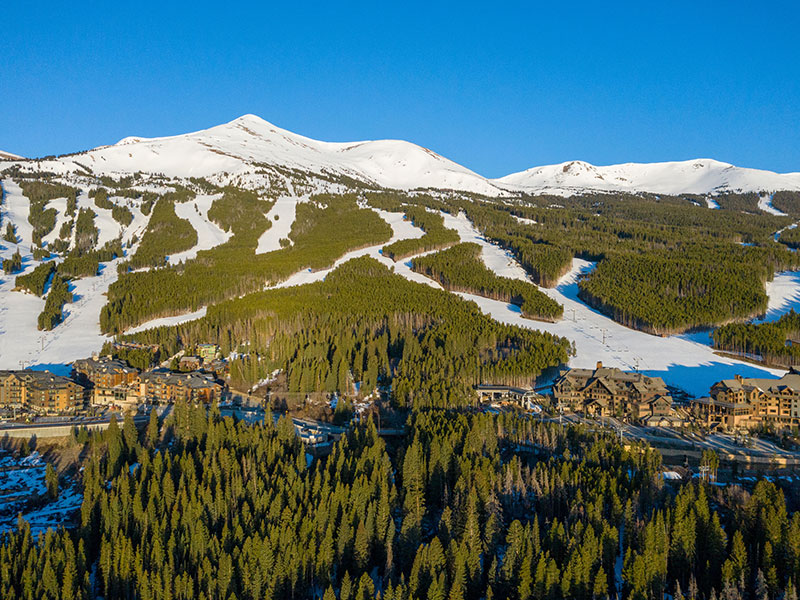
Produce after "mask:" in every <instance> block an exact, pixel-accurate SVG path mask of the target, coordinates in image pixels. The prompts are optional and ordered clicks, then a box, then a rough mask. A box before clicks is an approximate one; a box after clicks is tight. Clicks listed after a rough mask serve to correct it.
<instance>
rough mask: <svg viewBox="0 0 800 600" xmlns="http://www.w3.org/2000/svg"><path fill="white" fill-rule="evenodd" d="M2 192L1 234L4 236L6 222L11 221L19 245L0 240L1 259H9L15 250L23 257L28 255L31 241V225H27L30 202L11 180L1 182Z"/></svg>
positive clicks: (0, 208)
mask: <svg viewBox="0 0 800 600" xmlns="http://www.w3.org/2000/svg"><path fill="white" fill-rule="evenodd" d="M3 190H4V191H5V193H4V194H3V206H2V207H0V211H2V215H3V231H2V234H5V227H6V225H5V224H6V220H9V221H11V222H12V223H13V224H14V225H15V226H16V228H17V240H18V241H19V244H12V243H11V242H7V241H6V240H0V247H2V257H3V258H9V257H10V256H11V255H12V254H14V252H16V251H17V249H19V253H20V254H22V255H23V256H25V255H26V254H30V246H31V243H32V240H33V225H31V224H30V223H28V215H30V202H28V199H27V198H26V197H25V196H23V195H22V189H21V188H20V187H19V185H17V184H16V182H14V181H13V180H12V179H4V180H3ZM2 234H0V235H2Z"/></svg>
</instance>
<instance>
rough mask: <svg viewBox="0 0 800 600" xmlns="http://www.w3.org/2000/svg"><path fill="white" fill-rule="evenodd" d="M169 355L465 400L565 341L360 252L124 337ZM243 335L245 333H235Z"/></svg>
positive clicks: (538, 363) (294, 388)
mask: <svg viewBox="0 0 800 600" xmlns="http://www.w3.org/2000/svg"><path fill="white" fill-rule="evenodd" d="M124 340H125V341H136V342H140V343H143V344H158V345H160V346H161V347H162V348H163V351H164V354H165V355H167V356H169V355H172V354H174V353H175V352H176V351H177V350H179V349H181V348H190V347H192V346H194V345H195V344H197V343H203V342H212V343H216V344H219V345H220V347H221V350H222V353H223V354H225V355H227V354H229V353H231V352H236V353H245V354H247V355H248V356H247V358H242V359H237V360H235V361H234V362H233V363H232V365H231V372H232V374H233V375H234V379H236V376H237V372H238V373H239V375H238V377H240V378H241V379H242V380H243V381H241V383H243V384H246V386H244V385H243V386H242V387H249V386H250V385H252V384H253V383H255V382H256V381H258V380H259V379H261V378H263V377H265V376H266V375H268V374H269V373H271V372H272V371H273V370H275V369H282V370H283V371H284V372H285V373H286V374H287V377H288V381H289V390H290V391H291V392H297V393H312V392H339V393H342V394H349V393H351V392H352V391H353V388H354V383H356V382H359V383H361V387H360V389H361V393H362V394H364V395H366V394H369V393H370V392H371V391H372V390H373V389H375V387H376V386H378V384H379V383H384V384H388V383H391V395H392V399H393V401H394V403H395V404H396V405H397V406H401V407H402V406H414V407H424V406H443V407H446V406H454V405H459V404H461V403H464V402H468V403H469V402H472V394H471V386H472V385H473V384H476V383H480V382H486V381H495V382H497V383H502V382H507V383H510V384H523V383H527V384H529V383H530V382H531V380H532V379H533V378H534V377H536V376H537V375H539V374H540V373H541V371H542V370H544V369H545V368H547V367H554V366H556V365H559V364H561V363H563V362H566V360H567V358H568V357H569V354H570V352H571V351H572V348H571V345H570V343H569V342H568V341H567V340H565V339H563V338H559V337H557V336H553V335H551V334H548V333H543V332H538V331H531V330H528V329H525V328H521V327H514V326H510V325H503V324H500V323H498V322H496V321H494V320H493V319H491V318H489V317H487V316H485V315H483V314H482V313H481V312H480V310H479V309H478V307H477V306H476V305H475V304H474V303H471V302H466V301H464V300H462V299H461V298H459V297H458V296H455V295H453V294H449V293H447V292H444V291H442V290H436V289H433V288H431V287H430V286H427V285H423V284H417V283H413V282H410V281H408V280H406V279H405V278H403V277H402V276H400V275H396V274H393V273H391V272H390V271H389V270H388V269H386V267H384V266H383V265H381V264H380V263H378V262H376V261H375V260H373V259H370V258H359V259H354V260H352V261H349V262H348V263H345V264H344V265H342V266H340V267H339V268H338V269H336V270H335V271H334V272H333V273H331V274H330V275H328V277H327V278H326V279H325V281H322V282H318V283H314V284H308V285H304V286H301V287H296V288H278V289H273V290H267V291H263V292H259V293H256V294H250V295H247V296H244V297H242V298H238V299H235V300H230V301H227V302H224V303H220V304H217V305H214V306H210V307H209V308H208V312H207V314H206V316H205V317H204V318H203V319H200V320H197V321H193V322H190V323H186V324H183V325H179V326H176V327H164V328H159V329H155V330H150V331H145V332H142V333H139V334H135V335H132V336H126V337H125V338H124ZM242 340H247V344H243V343H242Z"/></svg>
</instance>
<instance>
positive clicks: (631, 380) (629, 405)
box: [553, 362, 672, 422]
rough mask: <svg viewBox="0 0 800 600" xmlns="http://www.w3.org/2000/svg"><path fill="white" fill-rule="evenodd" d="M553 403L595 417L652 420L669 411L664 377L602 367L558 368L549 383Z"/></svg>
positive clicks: (567, 409) (667, 392) (670, 407)
mask: <svg viewBox="0 0 800 600" xmlns="http://www.w3.org/2000/svg"><path fill="white" fill-rule="evenodd" d="M553 395H554V396H555V399H556V405H557V407H558V408H559V409H560V410H563V411H566V412H578V413H583V414H585V415H589V416H596V417H618V418H624V419H632V420H637V421H653V417H655V418H656V419H655V421H656V422H657V421H658V420H659V419H660V418H661V417H668V416H670V415H671V413H672V397H671V396H670V395H669V391H668V390H667V386H666V385H665V384H664V380H663V379H661V378H660V377H649V376H647V375H644V374H642V373H630V372H626V371H621V370H620V369H616V368H610V367H604V366H603V363H601V362H598V363H597V368H596V369H594V370H592V369H568V370H565V371H562V372H561V374H560V375H559V377H558V378H557V379H556V381H555V383H554V384H553Z"/></svg>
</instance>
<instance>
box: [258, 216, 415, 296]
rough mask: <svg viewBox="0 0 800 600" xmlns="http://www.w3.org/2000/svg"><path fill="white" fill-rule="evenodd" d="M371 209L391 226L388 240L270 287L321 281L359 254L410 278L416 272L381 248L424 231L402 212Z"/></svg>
mask: <svg viewBox="0 0 800 600" xmlns="http://www.w3.org/2000/svg"><path fill="white" fill-rule="evenodd" d="M372 210H374V211H375V212H376V213H378V215H380V217H381V218H382V219H383V220H384V221H386V222H387V223H388V224H389V225H390V226H391V228H392V238H391V239H390V240H389V241H388V242H386V243H385V244H378V245H375V246H369V247H368V248H361V249H360V250H353V251H352V252H348V253H347V254H345V255H344V256H342V257H341V258H339V259H338V260H337V261H336V262H335V263H334V264H333V266H331V267H329V268H327V269H321V270H319V271H312V270H311V269H305V270H303V271H300V272H298V273H295V274H294V275H292V276H291V277H289V278H288V279H286V280H284V281H282V282H280V283H279V284H277V285H274V286H272V287H273V288H282V287H292V286H296V285H304V284H306V283H313V282H315V281H322V280H324V279H325V277H327V276H328V274H329V273H330V272H331V271H333V270H334V269H336V268H337V267H338V266H339V265H342V264H344V263H346V262H347V261H348V260H351V259H353V258H358V257H359V256H371V257H372V258H376V259H378V260H379V261H380V262H382V263H383V264H385V265H386V266H388V267H390V268H391V267H392V266H398V272H399V273H401V274H404V276H406V277H407V278H409V279H410V278H411V275H410V274H413V275H414V276H416V275H417V274H416V273H413V272H412V271H411V269H410V268H409V267H408V265H407V264H406V263H403V264H400V263H395V262H393V261H392V260H391V259H389V258H387V257H385V256H383V255H382V254H381V248H383V247H384V246H386V245H388V244H392V243H394V242H396V241H398V240H404V239H409V238H414V237H422V235H424V233H425V232H424V231H422V230H421V229H420V228H418V227H415V226H414V225H412V224H411V223H410V222H409V221H407V220H406V219H405V218H404V216H405V215H404V214H403V213H393V212H388V211H385V210H378V209H372ZM426 283H427V282H426Z"/></svg>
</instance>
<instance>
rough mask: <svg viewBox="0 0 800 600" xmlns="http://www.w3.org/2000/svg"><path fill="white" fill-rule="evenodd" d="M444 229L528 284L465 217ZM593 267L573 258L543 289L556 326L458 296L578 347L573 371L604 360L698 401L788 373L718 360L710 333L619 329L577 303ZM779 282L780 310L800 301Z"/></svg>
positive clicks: (773, 290) (792, 288)
mask: <svg viewBox="0 0 800 600" xmlns="http://www.w3.org/2000/svg"><path fill="white" fill-rule="evenodd" d="M445 225H446V226H447V227H450V228H453V229H455V230H456V231H458V233H459V236H460V237H461V240H462V241H465V242H474V243H477V244H479V245H480V246H481V247H482V250H481V256H482V258H483V260H484V262H485V263H486V266H487V267H489V268H490V269H491V270H492V271H494V272H495V273H496V274H497V275H500V276H502V277H511V278H514V279H522V280H528V278H527V275H526V274H525V271H524V269H522V267H521V266H520V265H519V264H518V263H517V262H516V260H514V258H513V257H512V256H511V255H510V254H509V253H507V252H506V251H504V250H503V249H501V248H499V247H498V246H495V245H494V244H491V243H490V242H488V241H487V240H486V239H485V238H483V236H481V235H480V233H479V232H478V231H477V230H476V229H475V228H474V227H473V225H472V223H470V222H469V220H468V219H467V218H466V216H464V214H463V213H462V214H460V215H458V217H453V216H451V215H445ZM593 268H594V263H590V262H587V261H585V260H581V259H574V260H573V266H572V269H571V270H570V272H569V273H567V274H566V275H564V276H563V277H562V278H561V280H560V281H559V282H558V285H557V286H556V287H555V288H552V289H547V288H540V289H542V291H543V292H544V293H546V294H547V295H548V296H550V297H551V298H553V299H554V300H556V301H557V302H559V303H560V304H562V305H563V306H564V317H563V318H562V319H561V320H560V321H558V322H557V323H542V322H538V321H531V320H530V319H525V318H523V317H522V315H521V313H520V309H519V307H518V306H515V305H513V304H506V303H505V302H500V301H497V300H490V299H487V298H483V297H481V296H475V295H472V294H465V293H459V295H460V296H461V297H462V298H465V299H467V300H472V301H473V302H475V303H476V304H477V305H478V306H479V307H480V308H481V310H482V311H483V312H484V313H485V314H487V315H489V316H491V317H492V318H494V319H496V320H497V321H500V322H503V323H509V324H513V325H519V326H520V327H526V328H529V329H538V330H540V331H548V332H550V333H553V334H555V335H559V336H563V337H566V338H567V339H569V340H570V341H572V342H574V343H575V347H576V350H577V353H576V356H574V357H572V358H571V359H570V361H569V366H570V367H581V368H594V366H595V365H596V364H597V362H598V361H602V362H603V364H604V365H606V366H609V367H618V368H620V369H625V370H640V371H643V372H645V373H647V374H648V375H652V376H659V377H662V378H663V379H664V381H665V382H666V383H667V384H669V385H673V386H676V387H679V388H681V389H683V390H685V391H686V392H688V393H690V394H692V395H694V396H702V395H706V394H707V393H708V390H709V388H710V387H711V386H712V385H713V384H714V383H716V382H717V381H720V380H721V379H727V378H731V377H733V376H734V375H736V374H739V375H743V376H745V377H764V376H772V375H774V376H779V375H781V374H782V373H783V372H784V371H781V370H777V369H767V368H763V367H758V366H755V365H751V364H748V363H744V362H741V361H737V360H733V359H729V358H723V357H721V356H717V355H716V354H714V352H713V350H712V348H711V347H710V346H709V345H708V343H704V342H702V341H698V340H701V339H702V338H703V336H704V337H705V338H706V339H707V338H708V334H700V335H675V336H669V337H659V336H654V335H650V334H648V333H644V332H642V331H637V330H635V329H629V328H627V327H625V326H623V325H620V324H619V323H617V322H616V321H613V320H612V319H610V318H608V317H607V316H605V315H603V314H602V313H600V312H599V311H597V310H595V309H593V308H590V307H588V306H587V305H586V304H584V303H583V302H582V301H581V300H580V299H579V298H578V278H579V277H580V276H581V275H583V274H585V273H588V272H589V271H591V270H592V269H593ZM780 277H781V279H780V280H779V281H781V282H782V285H780V286H777V285H775V286H772V287H768V288H767V292H768V293H769V294H771V302H774V304H775V305H776V306H777V305H784V302H786V301H787V300H786V299H788V298H795V299H797V298H800V278H792V279H791V281H789V280H788V279H787V278H786V277H787V276H786V274H782V275H781V276H780ZM776 279H778V278H777V277H776ZM773 297H774V299H772V298H773Z"/></svg>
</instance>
